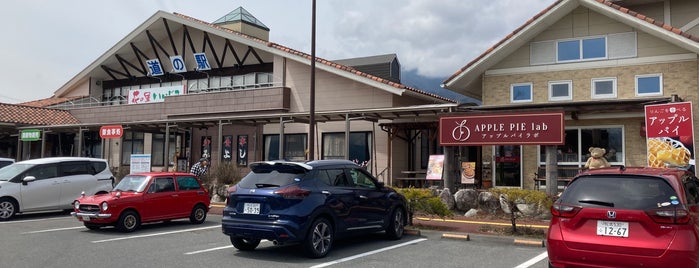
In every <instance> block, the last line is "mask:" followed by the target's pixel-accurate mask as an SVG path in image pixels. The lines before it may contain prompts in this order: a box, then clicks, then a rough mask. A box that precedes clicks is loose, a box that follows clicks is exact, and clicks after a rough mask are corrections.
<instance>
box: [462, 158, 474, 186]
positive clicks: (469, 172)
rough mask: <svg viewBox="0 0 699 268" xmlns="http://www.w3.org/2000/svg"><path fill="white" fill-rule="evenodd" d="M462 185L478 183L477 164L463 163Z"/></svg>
mask: <svg viewBox="0 0 699 268" xmlns="http://www.w3.org/2000/svg"><path fill="white" fill-rule="evenodd" d="M461 183H462V184H474V183H476V162H461Z"/></svg>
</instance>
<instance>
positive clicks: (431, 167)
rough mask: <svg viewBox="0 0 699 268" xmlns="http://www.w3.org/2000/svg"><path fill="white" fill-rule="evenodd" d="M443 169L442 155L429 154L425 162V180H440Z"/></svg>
mask: <svg viewBox="0 0 699 268" xmlns="http://www.w3.org/2000/svg"><path fill="white" fill-rule="evenodd" d="M443 170H444V155H443V154H441V155H430V160H429V161H428V162H427V175H426V176H425V179H427V180H441V179H442V171H443Z"/></svg>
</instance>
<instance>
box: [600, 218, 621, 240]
mask: <svg viewBox="0 0 699 268" xmlns="http://www.w3.org/2000/svg"><path fill="white" fill-rule="evenodd" d="M597 235H603V236H616V237H629V223H628V222H625V221H597Z"/></svg>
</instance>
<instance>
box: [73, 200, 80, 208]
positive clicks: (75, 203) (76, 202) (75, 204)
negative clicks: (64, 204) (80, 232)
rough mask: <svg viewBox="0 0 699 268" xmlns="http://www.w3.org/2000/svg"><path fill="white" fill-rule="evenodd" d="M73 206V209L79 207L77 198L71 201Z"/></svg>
mask: <svg viewBox="0 0 699 268" xmlns="http://www.w3.org/2000/svg"><path fill="white" fill-rule="evenodd" d="M73 206H74V207H75V209H80V202H78V200H75V201H74V202H73Z"/></svg>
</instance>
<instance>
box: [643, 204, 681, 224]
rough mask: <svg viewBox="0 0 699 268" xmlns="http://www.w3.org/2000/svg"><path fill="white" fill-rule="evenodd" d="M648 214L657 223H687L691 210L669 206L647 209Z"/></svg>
mask: <svg viewBox="0 0 699 268" xmlns="http://www.w3.org/2000/svg"><path fill="white" fill-rule="evenodd" d="M646 214H648V216H650V218H651V219H653V221H654V222H657V223H674V224H685V223H688V222H689V211H687V210H686V209H684V208H682V207H667V208H661V209H649V210H646Z"/></svg>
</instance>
